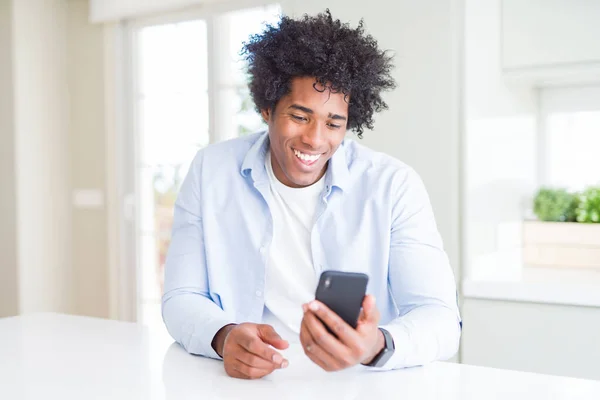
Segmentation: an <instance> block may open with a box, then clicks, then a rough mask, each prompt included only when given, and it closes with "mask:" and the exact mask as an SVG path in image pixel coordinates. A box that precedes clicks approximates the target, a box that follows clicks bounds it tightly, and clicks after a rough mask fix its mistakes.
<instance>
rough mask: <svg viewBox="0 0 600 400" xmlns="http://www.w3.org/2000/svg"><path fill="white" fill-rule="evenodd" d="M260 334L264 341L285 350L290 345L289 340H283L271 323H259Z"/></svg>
mask: <svg viewBox="0 0 600 400" xmlns="http://www.w3.org/2000/svg"><path fill="white" fill-rule="evenodd" d="M258 336H259V337H260V338H261V340H262V341H263V342H265V343H267V344H270V345H271V346H273V347H275V348H276V349H279V350H285V349H287V348H288V346H289V344H288V342H287V340H283V339H282V338H281V336H279V334H278V333H277V332H275V329H273V327H272V326H271V325H266V324H262V325H258Z"/></svg>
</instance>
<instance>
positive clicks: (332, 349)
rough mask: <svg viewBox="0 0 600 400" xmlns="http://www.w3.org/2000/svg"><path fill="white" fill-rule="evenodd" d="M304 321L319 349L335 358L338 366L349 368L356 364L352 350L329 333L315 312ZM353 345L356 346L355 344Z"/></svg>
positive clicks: (309, 313) (306, 315)
mask: <svg viewBox="0 0 600 400" xmlns="http://www.w3.org/2000/svg"><path fill="white" fill-rule="evenodd" d="M304 319H305V325H306V328H307V329H308V332H309V333H310V336H311V337H312V339H313V340H314V342H315V343H316V344H317V345H318V347H319V348H321V349H323V350H324V351H325V352H326V353H327V354H328V355H330V356H331V357H332V358H334V359H335V360H336V363H337V364H339V365H341V366H344V367H349V366H350V365H354V364H355V363H356V362H355V360H354V357H353V354H352V350H351V349H350V348H349V347H348V346H346V345H345V344H344V343H343V342H341V341H340V340H339V339H338V338H336V337H335V336H333V335H332V334H331V333H329V332H328V331H327V329H326V328H325V325H324V324H323V322H322V321H321V320H320V319H319V318H317V316H316V315H315V314H314V313H313V312H311V311H309V312H307V313H306V314H305V316H304ZM353 345H355V343H354V344H353Z"/></svg>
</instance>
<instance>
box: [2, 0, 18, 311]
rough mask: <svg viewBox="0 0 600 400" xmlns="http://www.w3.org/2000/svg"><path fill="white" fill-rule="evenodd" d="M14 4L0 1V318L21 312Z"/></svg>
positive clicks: (4, 0)
mask: <svg viewBox="0 0 600 400" xmlns="http://www.w3.org/2000/svg"><path fill="white" fill-rule="evenodd" d="M12 56H13V51H12V3H11V1H8V0H0V60H2V62H0V188H1V189H0V190H1V192H0V193H1V194H0V221H1V223H0V317H5V316H10V315H16V314H18V312H19V292H18V266H17V222H16V214H17V198H16V179H15V161H16V160H15V154H14V153H15V137H14V108H13V98H14V88H13V68H12Z"/></svg>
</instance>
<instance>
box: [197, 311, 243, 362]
mask: <svg viewBox="0 0 600 400" xmlns="http://www.w3.org/2000/svg"><path fill="white" fill-rule="evenodd" d="M235 323H236V322H235V321H232V320H231V319H228V318H210V319H208V320H206V319H204V320H203V321H202V322H196V323H195V324H194V326H192V327H191V329H193V332H191V335H190V342H189V343H188V346H186V350H187V351H188V352H189V353H192V354H199V355H202V356H205V357H210V358H214V359H217V360H222V357H221V356H219V355H218V354H217V352H216V351H215V350H214V349H213V347H212V341H213V339H214V337H215V335H216V334H217V332H218V331H219V330H220V329H221V328H222V327H224V326H225V325H229V324H235Z"/></svg>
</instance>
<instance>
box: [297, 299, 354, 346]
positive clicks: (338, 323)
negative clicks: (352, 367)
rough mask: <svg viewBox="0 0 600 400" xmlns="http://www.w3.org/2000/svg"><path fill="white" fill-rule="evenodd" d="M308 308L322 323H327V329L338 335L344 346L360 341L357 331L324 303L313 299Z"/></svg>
mask: <svg viewBox="0 0 600 400" xmlns="http://www.w3.org/2000/svg"><path fill="white" fill-rule="evenodd" d="M308 308H309V310H310V311H312V312H313V313H314V315H316V316H317V317H319V319H320V320H321V321H322V322H323V324H325V325H327V326H328V327H329V329H331V331H332V332H333V333H334V334H335V335H336V336H337V337H338V339H339V340H340V341H341V342H342V343H344V344H345V345H346V346H349V347H351V346H352V345H353V344H355V343H357V342H359V341H360V336H359V335H358V333H357V332H356V331H355V330H354V329H353V328H352V327H351V326H350V325H348V324H347V323H346V321H344V320H343V319H342V318H341V317H340V316H339V315H337V314H336V313H335V312H333V311H331V310H330V309H329V308H328V307H327V306H326V305H325V304H323V303H321V302H320V301H317V300H314V301H312V302H310V304H309V306H308ZM305 315H306V314H305ZM330 336H331V335H330Z"/></svg>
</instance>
